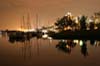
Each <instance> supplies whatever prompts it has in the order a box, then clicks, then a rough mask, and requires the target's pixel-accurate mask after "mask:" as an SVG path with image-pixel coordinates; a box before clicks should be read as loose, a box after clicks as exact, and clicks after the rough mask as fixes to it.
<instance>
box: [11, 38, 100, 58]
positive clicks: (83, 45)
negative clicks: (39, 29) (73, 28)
mask: <svg viewBox="0 0 100 66" xmlns="http://www.w3.org/2000/svg"><path fill="white" fill-rule="evenodd" d="M40 40H41V39H36V40H35V41H36V42H35V43H36V47H37V55H40V49H39V48H40V47H41V46H40V44H41V42H40ZM32 41H34V40H31V39H29V38H11V37H9V42H10V43H15V42H22V44H23V46H22V55H23V56H24V58H25V57H26V55H27V54H29V55H28V56H29V57H31V56H32V48H31V47H32V44H33V43H32ZM42 41H43V42H44V40H42ZM57 41H58V43H57V44H56V48H57V49H58V50H59V51H62V52H64V53H67V54H71V52H72V49H73V48H75V47H76V45H79V47H80V53H81V54H82V55H83V56H84V57H86V56H88V47H87V46H88V44H90V45H91V46H95V47H98V46H100V41H98V40H70V39H68V40H57ZM48 44H49V46H50V44H52V40H49V41H48ZM73 50H74V49H73ZM28 52H30V53H28Z"/></svg>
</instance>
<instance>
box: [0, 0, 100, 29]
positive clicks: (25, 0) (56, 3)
mask: <svg viewBox="0 0 100 66" xmlns="http://www.w3.org/2000/svg"><path fill="white" fill-rule="evenodd" d="M69 11H70V12H72V14H73V15H75V16H77V15H80V14H85V15H87V16H90V15H93V13H94V12H97V11H100V0H0V29H3V30H5V29H18V28H19V27H20V23H21V22H22V17H23V15H24V16H25V21H26V20H27V13H29V14H30V22H31V26H32V27H35V25H36V14H38V18H39V22H40V26H43V25H46V26H48V24H53V23H54V22H55V21H56V20H57V18H58V17H61V16H63V15H64V14H65V13H66V12H69Z"/></svg>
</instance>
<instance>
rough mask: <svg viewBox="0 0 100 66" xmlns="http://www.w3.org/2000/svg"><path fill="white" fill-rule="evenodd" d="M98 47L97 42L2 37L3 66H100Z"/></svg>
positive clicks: (0, 40)
mask: <svg viewBox="0 0 100 66" xmlns="http://www.w3.org/2000/svg"><path fill="white" fill-rule="evenodd" d="M64 44H65V45H66V46H63V45H64ZM99 45H100V41H98V40H64V41H63V40H62V41H61V40H48V39H45V40H44V39H37V38H33V39H31V40H27V41H24V42H22V41H15V42H11V41H9V39H8V37H7V36H1V35H0V66H100V46H99Z"/></svg>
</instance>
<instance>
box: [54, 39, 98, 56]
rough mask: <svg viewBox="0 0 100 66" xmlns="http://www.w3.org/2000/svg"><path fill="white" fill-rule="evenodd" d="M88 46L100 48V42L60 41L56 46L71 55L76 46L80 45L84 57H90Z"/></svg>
mask: <svg viewBox="0 0 100 66" xmlns="http://www.w3.org/2000/svg"><path fill="white" fill-rule="evenodd" d="M87 44H90V45H91V46H95V47H98V46H100V41H98V40H60V41H59V42H58V44H57V45H56V48H57V49H58V50H60V51H63V52H65V53H68V54H71V52H72V48H74V47H76V45H80V50H81V54H82V55H83V56H85V57H86V56H88V48H87Z"/></svg>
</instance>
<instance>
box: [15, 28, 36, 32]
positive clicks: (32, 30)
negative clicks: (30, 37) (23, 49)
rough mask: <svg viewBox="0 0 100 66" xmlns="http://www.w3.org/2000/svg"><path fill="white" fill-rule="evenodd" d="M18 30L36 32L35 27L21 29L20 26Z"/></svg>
mask: <svg viewBox="0 0 100 66" xmlns="http://www.w3.org/2000/svg"><path fill="white" fill-rule="evenodd" d="M17 30H18V31H23V32H32V31H34V32H36V30H35V29H21V28H19V29H17Z"/></svg>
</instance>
